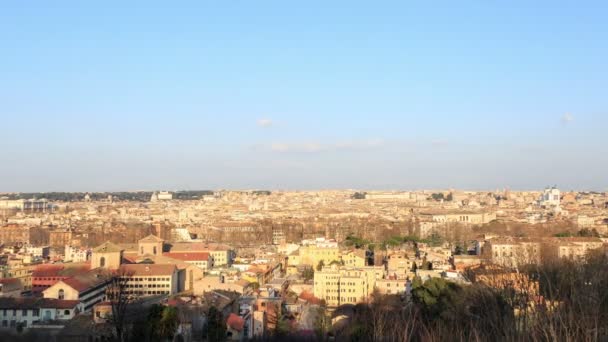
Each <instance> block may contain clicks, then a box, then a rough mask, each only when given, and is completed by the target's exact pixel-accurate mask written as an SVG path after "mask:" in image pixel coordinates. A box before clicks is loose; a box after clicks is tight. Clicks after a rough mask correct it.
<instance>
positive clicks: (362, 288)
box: [314, 267, 377, 307]
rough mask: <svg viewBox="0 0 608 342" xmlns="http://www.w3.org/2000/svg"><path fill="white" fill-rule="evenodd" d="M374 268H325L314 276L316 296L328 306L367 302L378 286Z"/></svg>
mask: <svg viewBox="0 0 608 342" xmlns="http://www.w3.org/2000/svg"><path fill="white" fill-rule="evenodd" d="M376 279H377V275H376V270H375V269H374V268H338V267H324V268H323V269H322V270H321V271H316V272H315V275H314V295H315V297H317V298H319V299H322V300H325V302H326V303H327V305H328V306H332V307H336V306H340V305H344V304H357V303H359V302H362V301H364V300H366V299H367V298H368V297H369V296H370V295H371V294H372V292H373V291H374V287H375V285H376Z"/></svg>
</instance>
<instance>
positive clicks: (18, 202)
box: [0, 187, 608, 341]
mask: <svg viewBox="0 0 608 342" xmlns="http://www.w3.org/2000/svg"><path fill="white" fill-rule="evenodd" d="M24 195H25V196H33V197H31V198H27V199H25V198H21V197H23V196H24ZM45 196H46V197H45ZM178 198H182V199H178ZM0 213H1V216H0V217H1V219H2V221H1V222H2V224H1V225H0V241H2V247H3V253H2V255H1V259H0V263H1V265H2V279H0V285H1V286H0V295H1V297H0V303H1V304H0V305H1V307H0V315H1V316H0V322H2V328H3V329H13V330H15V331H21V334H28V333H29V334H30V335H28V336H38V335H39V336H44V335H51V336H54V337H55V338H57V339H58V340H62V341H63V340H66V341H67V340H82V339H83V338H84V339H98V338H107V339H112V338H115V337H116V334H117V331H121V333H122V334H133V333H136V331H138V329H143V328H142V327H141V325H144V327H145V324H146V319H149V317H150V316H149V315H150V313H149V311H150V310H158V312H160V314H159V318H158V319H159V323H158V324H161V322H162V324H165V323H166V324H169V323H167V322H164V321H163V320H165V319H166V317H174V318H173V319H174V321H173V322H171V324H169V326H170V327H171V328H170V329H171V332H170V335H171V336H173V337H175V336H180V339H183V340H193V341H194V340H202V339H205V340H238V341H240V340H247V339H264V338H287V337H288V336H292V338H301V339H324V338H329V337H330V336H331V337H332V338H345V337H348V338H349V339H350V338H353V334H358V333H365V334H370V335H369V336H367V337H366V338H370V339H372V340H384V339H387V340H393V339H398V338H401V339H405V340H409V339H414V338H415V334H417V332H415V329H414V328H413V327H410V328H409V329H412V330H411V331H408V330H407V329H408V328H407V327H403V330H401V328H400V329H399V331H397V330H390V332H388V333H390V335H385V334H387V331H388V330H386V331H375V330H374V328H373V327H374V324H383V327H384V328H383V330H385V329H389V327H390V326H391V324H389V321H387V320H390V319H396V318H395V317H390V318H389V317H388V316H384V315H379V316H376V315H378V314H379V313H378V312H375V310H380V312H382V310H387V312H400V310H414V308H416V307H417V306H418V305H421V303H425V302H426V301H428V300H429V299H428V298H427V297H426V296H427V294H425V292H424V291H430V290H429V289H426V287H427V286H428V287H429V288H434V287H436V288H437V289H439V290H438V291H439V292H437V293H436V292H433V291H430V292H429V295H432V296H437V297H438V298H441V297H442V296H449V292H448V290H447V289H452V290H451V291H455V292H456V293H458V292H459V291H465V290H463V289H466V288H468V287H471V288H473V287H474V288H477V289H480V288H483V289H487V290H488V291H491V292H490V293H492V294H496V295H499V294H500V295H505V296H510V297H506V298H509V299H504V300H505V301H506V302H505V303H504V305H507V307H509V308H511V310H513V312H512V313H511V315H512V317H511V319H514V320H517V319H519V318H522V317H524V318H525V319H531V318H532V317H535V316H536V315H542V314H541V312H537V311H536V310H540V308H545V307H553V306H556V305H557V306H558V307H561V306H562V305H566V304H565V303H563V302H561V301H562V300H564V299H562V298H561V295H562V294H561V293H552V292H551V291H550V289H548V288H546V287H545V286H546V284H543V281H547V280H548V279H544V278H543V277H545V275H544V274H540V273H538V272H540V271H539V270H541V269H542V268H540V267H541V266H542V265H555V264H556V263H557V264H559V263H560V262H562V261H563V262H565V263H571V264H568V265H578V263H583V262H587V260H588V259H589V258H592V257H594V258H600V259H598V260H603V261H595V262H605V260H606V256H607V253H608V238H607V236H608V235H607V234H608V194H607V193H597V192H561V191H560V189H558V188H557V187H547V188H546V189H544V190H537V191H526V192H523V191H509V190H500V191H491V192H485V191H484V192H477V191H459V190H443V191H439V190H435V191H346V190H344V191H297V192H296V191H269V190H258V191H227V190H221V191H177V192H172V191H153V192H141V193H130V194H129V193H120V194H118V193H103V194H102V193H48V194H44V193H40V194H9V193H6V194H3V196H2V197H1V199H0ZM589 262H591V261H589ZM596 266H599V267H600V269H599V273H598V274H590V275H587V276H589V277H592V279H597V278H595V277H601V278H599V279H598V280H599V281H604V280H605V279H606V278H605V276H606V272H607V270H606V267H605V266H606V265H605V264H602V263H600V264H599V265H596ZM563 267H567V265H566V266H563ZM575 269H576V268H575ZM539 277H540V279H539ZM547 277H548V275H547ZM581 280H583V279H581ZM431 283H432V285H430V284H431ZM600 284H601V286H602V287H600V288H597V289H595V287H594V291H596V290H597V291H600V292H599V293H597V294H598V295H604V296H605V288H604V287H603V284H604V283H599V284H592V285H595V286H599V285H600ZM565 285H566V284H562V283H559V280H557V283H556V286H565ZM432 286H434V287H432ZM452 286H453V287H454V288H452ZM443 287H445V289H444V288H443ZM572 290H573V289H570V291H572ZM444 292H445V293H444ZM507 293H508V295H507ZM460 295H462V296H467V295H466V294H465V293H464V292H463V293H462V294H460ZM486 295H487V294H486ZM446 298H447V297H446ZM604 298H605V297H604ZM435 300H438V299H435ZM471 300H473V299H471ZM379 303H383V304H379ZM486 304H487V303H486ZM486 304H484V305H486ZM376 305H381V306H378V307H377V306H376ZM434 305H438V304H432V305H431V307H433V306H434ZM478 305H479V303H478ZM487 305H489V304H487ZM123 306H124V308H123V309H121V308H122V307H123ZM385 306H386V307H385ZM361 307H364V308H367V310H371V311H370V313H369V316H365V317H359V316H358V315H360V313H358V311H359V310H362V308H361ZM526 308H527V309H526ZM480 309H483V307H482V308H480ZM121 310H125V311H123V312H122V313H121ZM520 310H529V312H527V311H526V312H525V313H521V312H518V311H520ZM423 314H424V310H422V311H421V312H420V315H423ZM545 314H546V313H545ZM117 315H118V316H120V317H121V320H120V324H119V323H118V322H117V321H116V318H115V317H116V316H117ZM167 315H174V316H167ZM210 315H215V316H210ZM543 318H544V317H543ZM376 319H377V320H378V321H377V322H376V321H373V320H376ZM358 320H363V321H362V322H359V321H358ZM369 320H372V322H368V321H369ZM381 321H382V322H381ZM364 323H370V324H372V326H370V327H369V329H370V330H369V331H365V332H357V331H353V329H355V328H356V327H357V326H359V325H362V324H364ZM596 323H597V324H600V325H602V324H603V323H602V322H596ZM211 324H213V326H210V325H211ZM527 324H530V325H531V326H530V327H526V328H532V326H533V324H534V323H531V322H528V323H527ZM560 324H561V323H560ZM587 324H592V323H591V322H587ZM161 326H164V325H161ZM119 327H120V328H119ZM599 327H600V326H596V328H599ZM591 328H592V327H591V326H589V329H591ZM119 329H121V330H119ZM361 329H362V328H361ZM366 329H368V328H366ZM24 331H27V333H24ZM157 333H158V334H162V333H164V331H161V332H157ZM492 333H495V332H492ZM37 334H38V335H37ZM213 334H220V335H221V336H220V335H213ZM403 334H406V335H403ZM24 336H26V335H24ZM423 339H425V338H423Z"/></svg>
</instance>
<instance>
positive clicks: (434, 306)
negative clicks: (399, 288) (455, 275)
mask: <svg viewBox="0 0 608 342" xmlns="http://www.w3.org/2000/svg"><path fill="white" fill-rule="evenodd" d="M460 289H461V288H460V286H458V285H457V284H455V283H452V282H449V281H446V280H445V279H442V278H431V279H429V280H427V281H426V282H424V283H422V281H421V280H420V278H419V277H416V278H414V281H413V282H412V300H413V301H414V303H416V304H419V305H421V307H422V309H423V312H424V313H425V314H427V316H428V317H437V316H438V315H439V314H441V313H442V312H443V311H444V310H445V309H446V308H447V307H448V306H450V305H452V304H453V303H454V302H455V301H456V299H457V293H458V292H459V291H460Z"/></svg>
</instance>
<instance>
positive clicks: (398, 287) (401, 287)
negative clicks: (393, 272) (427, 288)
mask: <svg viewBox="0 0 608 342" xmlns="http://www.w3.org/2000/svg"><path fill="white" fill-rule="evenodd" d="M407 282H408V281H407V279H379V280H376V289H377V290H378V292H379V293H380V294H383V295H400V294H404V293H406V292H407V291H406V289H407V286H408V284H407Z"/></svg>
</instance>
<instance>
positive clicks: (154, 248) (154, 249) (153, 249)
mask: <svg viewBox="0 0 608 342" xmlns="http://www.w3.org/2000/svg"><path fill="white" fill-rule="evenodd" d="M152 252H153V253H154V255H156V246H154V247H153V248H152Z"/></svg>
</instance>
